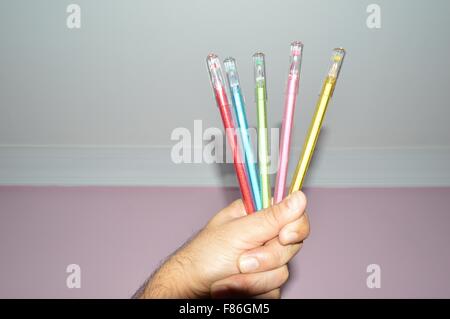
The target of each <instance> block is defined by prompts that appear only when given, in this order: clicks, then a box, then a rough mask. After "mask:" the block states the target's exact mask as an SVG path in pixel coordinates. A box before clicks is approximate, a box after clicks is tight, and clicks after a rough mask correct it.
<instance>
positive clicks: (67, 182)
mask: <svg viewBox="0 0 450 319" xmlns="http://www.w3.org/2000/svg"><path fill="white" fill-rule="evenodd" d="M170 151H171V147H165V146H157V147H143V146H142V147H141V146H136V147H129V146H114V147H109V146H7V145H6V146H5V145H4V146H1V145H0V185H55V186H75V185H92V186H130V185H137V186H236V179H235V176H234V171H233V167H232V165H231V164H174V163H173V162H172V161H171V158H170ZM299 153H300V151H299V149H293V150H292V159H291V173H290V174H292V171H293V168H294V166H295V164H296V162H297V157H298V154H299ZM314 156H315V157H314V159H313V163H312V165H311V168H310V170H309V172H308V179H307V181H306V183H305V186H313V187H420V186H424V187H429V186H450V148H440V147H435V148H433V147H431V148H398V149H396V148H367V149H358V148H356V149H353V148H348V149H345V148H344V149H318V150H316V153H315V155H314ZM289 176H292V175H289ZM289 178H290V177H289Z"/></svg>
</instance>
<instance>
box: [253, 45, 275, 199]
mask: <svg viewBox="0 0 450 319" xmlns="http://www.w3.org/2000/svg"><path fill="white" fill-rule="evenodd" d="M253 66H254V75H255V101H256V112H257V118H258V163H259V181H260V188H261V198H262V207H263V208H267V207H269V206H270V200H271V197H272V195H271V189H270V176H269V166H270V161H269V143H268V131H267V89H266V66H265V59H264V53H259V52H258V53H255V54H254V55H253Z"/></svg>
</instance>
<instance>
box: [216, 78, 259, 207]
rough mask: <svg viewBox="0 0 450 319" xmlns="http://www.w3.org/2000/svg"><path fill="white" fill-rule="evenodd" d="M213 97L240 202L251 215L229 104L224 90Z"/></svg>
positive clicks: (249, 197) (249, 199) (220, 89)
mask: <svg viewBox="0 0 450 319" xmlns="http://www.w3.org/2000/svg"><path fill="white" fill-rule="evenodd" d="M214 95H215V97H216V102H217V105H218V107H219V110H220V116H221V117H222V122H223V126H224V128H225V134H226V137H227V140H228V145H229V146H230V150H231V153H232V155H233V165H234V169H235V171H236V176H237V180H238V184H239V189H240V190H241V195H242V201H243V203H244V207H245V210H246V212H247V213H248V214H251V213H253V212H254V211H255V206H254V204H253V199H252V193H251V190H250V187H249V185H248V182H247V174H246V170H245V166H244V162H243V158H242V156H241V154H240V152H239V147H238V143H237V136H236V129H235V127H234V122H233V116H232V114H231V109H230V104H229V101H228V98H227V95H226V91H225V88H223V87H221V88H218V89H215V90H214Z"/></svg>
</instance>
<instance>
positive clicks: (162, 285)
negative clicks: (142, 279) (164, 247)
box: [134, 253, 207, 299]
mask: <svg viewBox="0 0 450 319" xmlns="http://www.w3.org/2000/svg"><path fill="white" fill-rule="evenodd" d="M179 255H180V253H178V254H175V255H173V256H171V257H170V258H169V259H168V260H167V261H166V262H164V264H163V265H162V266H161V267H160V268H159V269H157V270H156V271H155V272H154V273H153V275H152V276H151V277H150V278H149V280H148V281H147V282H146V283H145V284H144V285H143V286H142V287H141V288H140V289H139V290H138V291H137V292H136V293H135V295H134V298H139V299H155V298H166V299H177V298H183V299H185V298H201V297H207V295H205V294H204V293H200V292H199V291H200V290H199V289H196V287H197V284H196V280H195V278H192V275H191V272H190V271H189V265H188V264H187V261H185V260H183V259H182V258H181V256H179Z"/></svg>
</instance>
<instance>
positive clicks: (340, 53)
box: [328, 48, 345, 79]
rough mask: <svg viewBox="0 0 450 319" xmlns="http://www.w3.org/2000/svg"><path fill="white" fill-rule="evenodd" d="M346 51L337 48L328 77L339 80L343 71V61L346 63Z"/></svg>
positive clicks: (332, 57)
mask: <svg viewBox="0 0 450 319" xmlns="http://www.w3.org/2000/svg"><path fill="white" fill-rule="evenodd" d="M344 56H345V50H344V49H343V48H336V49H334V50H333V54H332V55H331V63H332V64H331V67H330V70H329V71H328V76H329V77H332V78H335V79H337V77H338V76H339V71H340V70H341V65H342V61H344Z"/></svg>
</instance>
